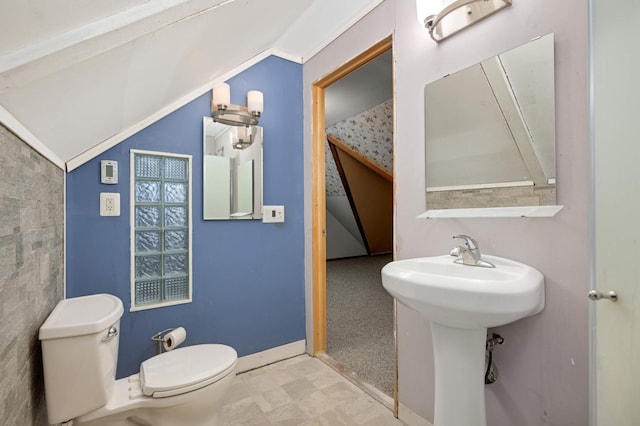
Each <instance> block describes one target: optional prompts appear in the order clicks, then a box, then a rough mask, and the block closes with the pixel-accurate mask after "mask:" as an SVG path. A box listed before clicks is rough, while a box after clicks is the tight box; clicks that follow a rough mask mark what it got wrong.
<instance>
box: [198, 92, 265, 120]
mask: <svg viewBox="0 0 640 426" xmlns="http://www.w3.org/2000/svg"><path fill="white" fill-rule="evenodd" d="M263 111H264V96H263V94H262V92H259V91H257V90H250V91H249V92H248V93H247V106H246V107H245V106H240V105H232V104H231V87H230V86H229V85H228V84H227V83H218V84H216V85H215V86H214V87H213V99H212V101H211V116H212V117H213V121H216V122H218V123H222V124H227V125H229V126H242V127H246V126H255V125H257V124H258V119H259V118H260V115H261V114H262V112H263Z"/></svg>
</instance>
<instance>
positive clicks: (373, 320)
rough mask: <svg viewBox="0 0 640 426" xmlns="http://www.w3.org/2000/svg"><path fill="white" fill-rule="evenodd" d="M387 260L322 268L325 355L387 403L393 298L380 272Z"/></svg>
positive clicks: (353, 260) (350, 261) (335, 262)
mask: <svg viewBox="0 0 640 426" xmlns="http://www.w3.org/2000/svg"><path fill="white" fill-rule="evenodd" d="M391 260H392V258H391V255H378V256H365V257H356V258H349V259H339V260H330V261H328V262H327V355H329V356H330V357H331V358H333V359H334V360H335V361H337V362H338V363H341V364H343V365H344V367H345V368H346V369H347V370H349V371H352V372H354V373H355V374H356V375H357V376H358V378H359V379H360V380H362V381H364V382H366V383H369V384H371V385H373V386H375V387H376V388H377V389H378V390H380V391H382V392H383V393H385V394H387V395H389V396H391V397H393V379H394V370H393V298H392V297H391V296H390V295H389V293H387V292H386V291H385V289H384V288H383V287H382V281H381V278H380V270H381V269H382V267H383V266H384V265H386V264H387V263H389V262H391Z"/></svg>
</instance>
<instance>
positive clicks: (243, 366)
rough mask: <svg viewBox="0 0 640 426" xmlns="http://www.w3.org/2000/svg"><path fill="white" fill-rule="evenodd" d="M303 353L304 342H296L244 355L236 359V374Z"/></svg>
mask: <svg viewBox="0 0 640 426" xmlns="http://www.w3.org/2000/svg"><path fill="white" fill-rule="evenodd" d="M305 352H306V341H305V340H298V341H297V342H292V343H288V344H286V345H282V346H278V347H275V348H271V349H267V350H266V351H262V352H257V353H255V354H251V355H246V356H243V357H240V358H238V373H242V372H245V371H249V370H253V369H255V368H259V367H263V366H265V365H268V364H273V363H274V362H278V361H282V360H283V359H287V358H291V357H294V356H297V355H301V354H303V353H305Z"/></svg>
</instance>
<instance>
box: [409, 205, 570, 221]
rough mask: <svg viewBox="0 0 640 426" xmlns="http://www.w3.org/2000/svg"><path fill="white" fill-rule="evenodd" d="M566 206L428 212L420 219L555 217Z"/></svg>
mask: <svg viewBox="0 0 640 426" xmlns="http://www.w3.org/2000/svg"><path fill="white" fill-rule="evenodd" d="M563 207H564V206H521V207H489V208H474V209H441V210H427V211H426V212H424V213H422V214H420V215H418V216H417V218H418V219H463V218H480V217H494V218H495V217H553V216H555V215H556V214H557V213H558V212H559V211H560V210H562V208H563Z"/></svg>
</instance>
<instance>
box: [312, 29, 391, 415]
mask: <svg viewBox="0 0 640 426" xmlns="http://www.w3.org/2000/svg"><path fill="white" fill-rule="evenodd" d="M392 45H393V39H392V36H391V35H390V36H388V37H386V38H385V39H383V40H381V41H379V42H378V43H376V44H374V45H373V46H371V47H370V48H369V49H367V50H366V51H364V52H362V53H361V54H359V55H357V56H356V57H354V58H353V59H351V60H349V61H348V62H346V63H345V64H343V65H341V66H340V67H338V68H337V69H335V70H334V71H332V72H330V73H329V74H327V75H326V76H324V77H322V78H320V79H319V80H317V81H315V82H314V83H312V86H311V96H312V107H311V108H312V111H311V119H312V130H311V146H312V148H311V156H312V160H311V161H312V175H311V179H312V182H311V186H312V195H311V208H312V219H311V221H312V222H311V234H312V265H313V272H312V277H313V290H312V293H313V302H312V303H313V355H314V356H317V355H320V354H323V353H325V352H326V351H327V304H326V294H327V288H326V285H327V281H326V280H327V277H326V262H327V253H326V237H327V232H326V213H327V211H326V200H325V197H326V187H325V143H326V134H325V110H324V108H325V103H324V101H325V99H324V91H325V89H326V88H327V87H328V86H330V85H331V84H333V83H335V82H336V81H338V80H340V79H341V78H343V77H344V76H346V75H347V74H349V73H351V72H352V71H355V70H356V69H358V68H360V67H361V66H363V65H364V64H366V63H367V62H369V61H371V60H373V59H375V58H377V57H378V56H380V55H382V54H383V53H385V52H387V51H389V50H391V49H392ZM394 192H395V188H394ZM394 195H395V194H394ZM394 199H395V197H394ZM394 210H395V209H394ZM394 328H395V320H394ZM395 335H396V333H394V353H396V360H397V350H396V347H397V346H396V342H395V339H396V337H395ZM396 363H397V361H396ZM395 370H396V373H395V374H396V377H395V378H394V382H395V385H394V388H395V389H394V401H395V403H394V405H395V406H396V407H395V412H396V413H397V401H398V398H397V382H398V380H397V365H396V368H395Z"/></svg>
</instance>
